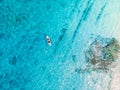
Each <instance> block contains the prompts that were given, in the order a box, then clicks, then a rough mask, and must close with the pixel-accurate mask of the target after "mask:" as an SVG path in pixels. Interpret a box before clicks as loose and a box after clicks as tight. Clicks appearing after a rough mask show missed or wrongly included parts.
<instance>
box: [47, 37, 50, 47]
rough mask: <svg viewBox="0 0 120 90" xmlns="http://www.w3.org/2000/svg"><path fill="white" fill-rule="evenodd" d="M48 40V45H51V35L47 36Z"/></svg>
mask: <svg viewBox="0 0 120 90" xmlns="http://www.w3.org/2000/svg"><path fill="white" fill-rule="evenodd" d="M46 40H47V43H48V45H49V46H51V40H50V38H49V36H46Z"/></svg>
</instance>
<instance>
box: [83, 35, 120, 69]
mask: <svg viewBox="0 0 120 90" xmlns="http://www.w3.org/2000/svg"><path fill="white" fill-rule="evenodd" d="M119 51H120V45H119V43H118V41H117V40H116V39H115V38H104V37H101V36H98V37H97V38H95V39H94V41H93V42H92V43H90V45H88V47H87V49H86V50H85V59H86V61H87V63H88V65H89V66H91V67H93V68H96V69H103V70H104V69H106V68H109V66H110V65H111V64H112V63H113V62H115V60H117V57H118V53H119Z"/></svg>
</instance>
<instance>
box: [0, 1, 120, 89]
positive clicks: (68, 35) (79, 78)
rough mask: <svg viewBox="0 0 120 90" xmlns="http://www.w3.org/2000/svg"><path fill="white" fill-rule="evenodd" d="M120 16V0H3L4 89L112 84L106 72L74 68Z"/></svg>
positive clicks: (0, 57)
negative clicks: (93, 43)
mask: <svg viewBox="0 0 120 90" xmlns="http://www.w3.org/2000/svg"><path fill="white" fill-rule="evenodd" d="M119 16H120V0H0V90H109V81H110V76H109V75H108V74H103V73H96V72H90V73H88V72H86V73H82V74H79V73H76V72H75V69H76V68H83V67H85V65H86V61H85V55H84V50H85V48H86V47H87V44H88V42H89V41H92V40H93V39H94V38H95V37H97V36H99V35H100V36H103V37H108V38H109V37H114V36H115V35H116V33H117V31H116V30H117V29H118V28H119V27H118V25H119ZM46 35H48V36H49V37H50V39H51V43H52V45H51V46H49V45H48V44H47V42H46ZM98 88H99V89H98Z"/></svg>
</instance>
